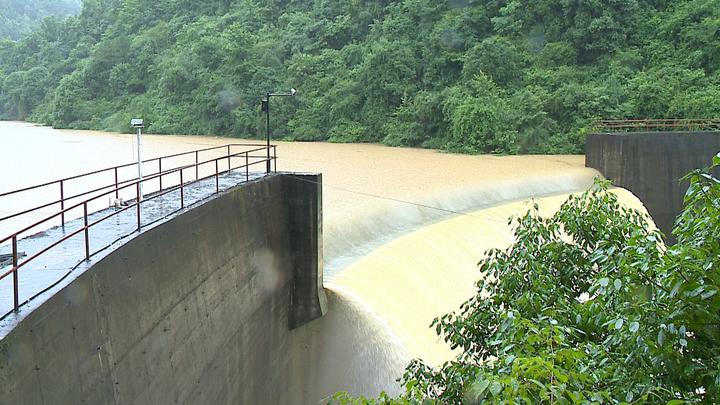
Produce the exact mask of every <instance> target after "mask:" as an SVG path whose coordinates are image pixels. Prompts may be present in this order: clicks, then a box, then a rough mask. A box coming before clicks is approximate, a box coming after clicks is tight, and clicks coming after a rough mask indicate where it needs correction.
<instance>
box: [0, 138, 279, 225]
mask: <svg viewBox="0 0 720 405" xmlns="http://www.w3.org/2000/svg"><path fill="white" fill-rule="evenodd" d="M237 146H245V147H259V149H258V150H265V149H266V148H267V146H266V145H262V144H256V143H247V144H240V143H231V144H226V145H220V146H213V147H209V148H203V149H197V150H192V151H188V152H180V153H175V154H172V155H166V156H160V157H156V158H152V159H146V160H143V161H142V163H143V164H148V163H153V162H157V165H158V173H163V172H167V169H166V170H164V171H163V170H162V161H163V159H165V160H167V159H172V158H176V157H180V156H188V155H193V154H194V155H195V163H196V164H197V163H198V162H199V154H200V153H202V152H208V151H214V150H220V149H226V150H227V155H229V154H230V149H231V148H232V147H237ZM135 165H137V162H133V163H126V164H123V165H119V166H113V167H108V168H105V169H100V170H95V171H92V172H88V173H83V174H79V175H75V176H70V177H65V178H63V179H59V180H53V181H49V182H46V183H42V184H37V185H34V186H30V187H24V188H21V189H17V190H12V191H7V192H2V193H0V198H2V197H7V196H11V195H16V194H19V193H23V192H26V191H31V190H36V189H39V188H43V187H49V186H52V185H58V186H59V191H60V199H59V200H55V201H51V202H48V203H44V204H41V205H38V206H36V207H33V208H29V209H27V210H24V211H21V212H16V213H14V214H10V215H7V216H5V217H2V218H0V222H1V221H5V220H8V219H12V218H17V217H20V216H22V215H26V214H29V213H32V212H35V211H38V210H41V209H43V208H47V207H50V206H52V205H56V204H59V205H60V208H61V210H62V209H64V208H65V203H66V202H67V201H70V200H74V199H77V198H80V197H84V196H87V195H89V194H92V193H96V192H99V191H102V190H105V189H108V188H110V187H113V186H114V187H115V188H117V187H118V186H120V185H123V184H126V183H129V182H132V181H134V180H136V179H137V178H136V177H134V178H130V179H127V180H122V181H119V179H118V170H119V169H125V168H128V167H133V166H135ZM170 170H172V169H170ZM107 172H114V174H115V182H114V183H111V184H108V185H106V186H102V187H98V188H96V189H93V190H88V191H84V192H82V193H79V194H75V195H72V196H65V184H66V183H67V182H68V181H71V180H77V179H81V178H85V177H89V176H94V175H97V174H101V173H107ZM158 173H156V174H158ZM160 189H161V190H162V182H161V184H160ZM115 197H119V195H116V196H115ZM61 222H62V223H63V224H64V223H65V218H64V215H63V216H61Z"/></svg>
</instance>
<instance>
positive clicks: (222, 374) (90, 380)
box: [0, 175, 325, 405]
mask: <svg viewBox="0 0 720 405" xmlns="http://www.w3.org/2000/svg"><path fill="white" fill-rule="evenodd" d="M320 180H321V179H320V176H318V175H305V176H303V175H277V176H272V177H269V178H265V179H264V180H261V181H258V182H255V183H250V184H246V185H242V186H239V187H236V188H234V189H232V190H229V191H228V192H226V193H224V194H223V195H222V196H220V197H218V198H215V199H213V200H211V201H209V202H206V203H204V204H202V205H201V206H198V207H196V208H193V209H191V210H189V211H187V212H185V213H182V214H180V215H179V216H177V217H175V218H174V219H171V220H169V221H168V222H166V223H164V224H162V225H161V226H158V227H155V228H153V229H151V230H148V231H146V232H144V233H143V234H141V235H138V236H137V237H135V238H134V239H132V240H130V241H129V242H128V243H126V244H125V245H123V246H122V247H120V248H119V249H117V250H116V251H115V252H113V253H111V254H109V255H108V256H107V257H105V258H104V259H102V260H101V261H99V262H98V263H97V264H95V265H93V266H92V267H91V268H90V269H89V270H87V271H86V272H85V273H84V274H82V275H81V276H79V277H78V278H77V279H76V280H75V281H73V282H72V283H71V284H70V285H68V286H67V287H66V288H64V289H63V290H62V291H60V292H59V293H58V294H56V295H55V296H53V297H52V298H51V299H49V300H48V301H47V302H45V303H44V304H42V305H41V306H40V307H39V308H37V309H36V310H35V311H34V312H32V313H31V314H29V315H28V316H27V318H25V319H24V320H23V321H22V322H20V324H19V325H18V326H16V327H15V329H14V330H13V331H12V332H10V333H9V334H8V335H7V336H6V337H5V338H4V339H3V340H2V341H0V392H1V393H2V395H1V396H0V403H2V404H48V405H50V404H53V405H54V404H170V403H179V404H271V403H272V404H283V403H294V402H295V401H294V400H293V398H291V397H290V396H291V394H290V392H289V390H286V389H283V388H284V386H285V385H286V384H287V383H288V381H289V380H290V379H293V378H298V377H297V375H296V374H297V373H298V372H297V369H298V368H302V365H292V364H290V363H291V360H290V358H291V356H290V355H289V353H288V351H289V350H290V348H291V346H292V344H291V343H292V342H291V339H292V332H291V328H292V327H296V326H299V325H302V324H304V323H306V322H309V321H311V320H312V319H315V318H317V317H319V316H322V314H323V312H324V308H325V301H324V300H325V297H324V295H323V290H322V285H321V284H322V273H321V268H322V267H321V262H320V260H321V257H322V252H321V240H322V228H321V223H322V221H321V216H322V213H321V210H320V205H321V203H320V202H321V187H320V185H319V184H320ZM305 366H307V365H305ZM292 370H295V371H292ZM292 374H295V375H292Z"/></svg>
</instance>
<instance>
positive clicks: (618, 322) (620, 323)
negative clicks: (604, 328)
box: [615, 319, 625, 330]
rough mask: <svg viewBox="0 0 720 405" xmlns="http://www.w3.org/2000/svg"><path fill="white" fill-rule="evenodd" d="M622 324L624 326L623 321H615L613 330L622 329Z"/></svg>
mask: <svg viewBox="0 0 720 405" xmlns="http://www.w3.org/2000/svg"><path fill="white" fill-rule="evenodd" d="M623 324H625V321H624V320H623V319H618V320H617V321H615V330H620V329H622V327H623Z"/></svg>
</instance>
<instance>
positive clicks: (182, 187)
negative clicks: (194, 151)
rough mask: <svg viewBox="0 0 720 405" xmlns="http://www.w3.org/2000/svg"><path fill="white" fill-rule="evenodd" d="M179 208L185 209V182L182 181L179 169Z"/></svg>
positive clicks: (181, 173)
mask: <svg viewBox="0 0 720 405" xmlns="http://www.w3.org/2000/svg"><path fill="white" fill-rule="evenodd" d="M180 208H185V182H184V181H183V169H180Z"/></svg>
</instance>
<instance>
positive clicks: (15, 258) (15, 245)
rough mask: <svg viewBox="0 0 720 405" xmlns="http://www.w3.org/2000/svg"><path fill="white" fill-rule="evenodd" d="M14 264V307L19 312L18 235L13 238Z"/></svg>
mask: <svg viewBox="0 0 720 405" xmlns="http://www.w3.org/2000/svg"><path fill="white" fill-rule="evenodd" d="M12 266H13V309H14V310H15V311H16V312H17V310H18V309H20V299H19V295H20V294H19V292H18V248H17V235H15V236H13V238H12Z"/></svg>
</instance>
